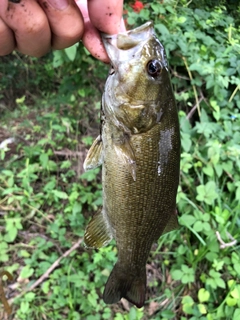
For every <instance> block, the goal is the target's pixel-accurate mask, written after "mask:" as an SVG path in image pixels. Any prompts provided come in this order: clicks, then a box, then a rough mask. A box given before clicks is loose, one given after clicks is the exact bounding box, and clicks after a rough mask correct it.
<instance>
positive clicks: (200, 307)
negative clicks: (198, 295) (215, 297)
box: [198, 303, 207, 314]
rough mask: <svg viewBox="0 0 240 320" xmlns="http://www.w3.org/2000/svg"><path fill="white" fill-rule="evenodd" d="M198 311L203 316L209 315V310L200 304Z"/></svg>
mask: <svg viewBox="0 0 240 320" xmlns="http://www.w3.org/2000/svg"><path fill="white" fill-rule="evenodd" d="M198 310H199V312H200V313H201V314H206V313H207V308H206V306H205V305H204V304H202V303H199V304H198Z"/></svg>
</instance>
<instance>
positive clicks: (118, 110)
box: [84, 23, 180, 307]
mask: <svg viewBox="0 0 240 320" xmlns="http://www.w3.org/2000/svg"><path fill="white" fill-rule="evenodd" d="M103 42H104V45H105V48H106V51H107V53H108V55H109V58H110V60H111V63H112V68H113V69H111V72H110V74H109V77H108V79H107V82H106V85H105V90H104V94H103V100H102V119H104V121H102V127H101V135H100V136H99V137H98V138H97V139H96V141H95V142H94V143H93V146H92V147H91V148H90V150H89V152H88V155H87V158H86V160H85V163H84V168H85V169H86V170H89V169H92V168H94V167H97V166H99V165H100V164H102V167H103V170H102V186H103V207H102V210H101V212H98V213H97V214H96V215H95V216H94V217H93V219H92V220H91V221H90V222H89V224H88V226H87V228H86V231H85V236H84V241H85V244H86V246H88V247H93V248H100V247H102V246H104V245H107V244H108V243H109V242H110V241H111V239H113V238H114V239H115V240H116V246H117V250H118V261H117V263H116V265H115V266H114V268H113V270H112V272H111V274H110V276H109V279H108V281H107V284H106V287H105V290H104V294H103V299H104V301H105V302H106V303H115V302H117V301H119V300H120V299H121V298H122V297H125V298H126V299H128V300H129V301H130V302H132V303H134V304H135V305H136V306H137V307H141V306H142V305H143V304H144V300H145V292H146V262H147V258H148V255H149V252H150V250H151V246H152V244H153V242H154V241H157V240H158V238H159V237H160V236H161V235H162V234H163V233H166V232H169V231H171V230H173V229H175V228H176V227H177V226H178V223H177V216H176V214H175V212H176V210H175V209H176V193H177V188H178V181H179V166H180V133H179V124H178V114H177V109H176V105H175V100H174V94H173V91H172V87H171V82H170V77H169V72H168V67H167V61H166V57H165V53H164V49H163V46H162V44H161V43H160V42H159V40H158V39H157V38H156V36H155V34H154V30H153V27H152V24H151V23H147V24H145V25H143V26H141V27H139V28H136V29H134V30H131V31H128V32H127V33H126V34H121V35H114V36H108V35H103ZM113 70H114V71H113Z"/></svg>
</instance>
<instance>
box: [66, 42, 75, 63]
mask: <svg viewBox="0 0 240 320" xmlns="http://www.w3.org/2000/svg"><path fill="white" fill-rule="evenodd" d="M77 47H78V43H76V44H74V45H73V46H71V47H69V48H66V49H64V52H65V53H66V55H67V57H68V59H69V60H70V61H74V60H75V57H76V54H77Z"/></svg>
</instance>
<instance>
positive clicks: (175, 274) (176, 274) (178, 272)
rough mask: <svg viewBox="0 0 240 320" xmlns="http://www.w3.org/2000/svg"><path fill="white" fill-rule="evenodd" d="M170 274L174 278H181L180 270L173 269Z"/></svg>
mask: <svg viewBox="0 0 240 320" xmlns="http://www.w3.org/2000/svg"><path fill="white" fill-rule="evenodd" d="M171 275H172V278H173V279H174V280H181V278H182V276H183V272H182V271H181V270H174V271H172V272H171Z"/></svg>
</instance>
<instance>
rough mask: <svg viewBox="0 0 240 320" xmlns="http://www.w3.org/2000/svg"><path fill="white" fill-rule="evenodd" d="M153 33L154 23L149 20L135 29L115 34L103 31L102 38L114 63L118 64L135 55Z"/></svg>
mask: <svg viewBox="0 0 240 320" xmlns="http://www.w3.org/2000/svg"><path fill="white" fill-rule="evenodd" d="M153 35H154V29H153V23H152V22H151V21H148V22H146V23H145V24H144V25H142V26H140V27H137V28H135V29H133V30H129V31H126V32H122V33H118V34H115V35H109V34H105V33H102V40H103V44H104V47H105V49H106V51H107V54H108V56H109V58H110V60H111V62H112V64H113V65H116V64H117V62H119V61H123V60H127V59H128V58H129V56H131V55H132V56H135V54H136V53H137V52H138V51H139V50H140V49H141V48H142V47H143V45H144V44H145V43H146V42H147V41H148V40H149V39H150V38H151V37H152V36H153ZM124 51H125V52H124Z"/></svg>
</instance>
